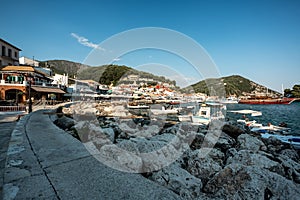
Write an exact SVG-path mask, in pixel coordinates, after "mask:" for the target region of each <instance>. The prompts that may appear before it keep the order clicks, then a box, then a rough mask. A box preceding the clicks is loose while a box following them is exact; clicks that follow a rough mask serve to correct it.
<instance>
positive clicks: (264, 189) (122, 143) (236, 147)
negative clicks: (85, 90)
mask: <svg viewBox="0 0 300 200" xmlns="http://www.w3.org/2000/svg"><path fill="white" fill-rule="evenodd" d="M97 110H99V109H97ZM121 111H122V108H118V109H117V110H115V111H114V112H115V113H116V112H120V113H121ZM95 112H97V111H96V110H94V111H93V113H95ZM110 112H111V110H110ZM68 114H69V115H68V117H66V116H58V117H57V118H56V119H54V123H55V124H56V125H57V126H59V127H61V128H63V129H64V130H66V131H67V132H68V133H70V134H72V135H73V136H74V137H76V138H77V139H79V140H81V141H82V142H83V143H84V144H87V143H93V147H94V148H96V149H97V152H98V153H99V152H100V153H101V154H102V158H105V159H106V160H108V161H109V162H110V164H111V165H112V166H114V167H115V168H117V169H118V168H120V169H121V170H124V166H125V171H126V170H127V171H137V172H141V174H142V175H143V176H144V177H145V178H148V179H150V180H152V181H154V182H156V183H158V184H160V185H162V186H164V187H166V188H168V189H169V190H172V191H173V192H174V193H176V194H178V195H179V196H180V197H181V198H183V199H224V198H226V199H298V198H299V196H300V189H299V188H300V158H299V152H297V151H296V150H295V149H293V147H292V146H291V145H289V144H285V143H282V142H281V141H280V140H278V139H276V138H275V137H270V138H267V139H265V138H261V137H260V135H257V134H254V133H251V132H249V130H247V129H244V128H243V127H241V126H239V125H237V124H234V123H232V122H227V123H226V124H224V125H223V126H222V129H221V131H220V132H221V133H220V135H218V139H217V141H216V143H215V144H214V148H213V149H211V150H210V151H209V152H208V153H207V154H205V156H203V147H204V146H205V142H209V139H208V138H207V137H206V136H207V134H208V132H209V129H208V127H205V126H197V125H193V124H190V123H186V122H185V123H177V124H172V123H163V122H162V121H160V120H152V119H147V118H141V119H121V118H118V117H95V116H94V117H85V118H83V117H81V118H80V117H78V116H77V117H75V116H74V115H73V114H74V112H69V113H68ZM85 114H86V113H85ZM106 115H107V114H106ZM70 116H71V117H70ZM118 116H119V115H118ZM126 116H128V114H126ZM72 117H73V118H72ZM78 119H80V120H79V121H78ZM203 145H204V146H203ZM124 152H125V153H124ZM152 152H155V153H152ZM170 154H171V155H170ZM179 154H180V156H179V157H176V156H175V155H179ZM112 155H113V156H112Z"/></svg>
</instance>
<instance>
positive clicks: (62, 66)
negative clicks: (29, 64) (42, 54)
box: [40, 60, 89, 77]
mask: <svg viewBox="0 0 300 200" xmlns="http://www.w3.org/2000/svg"><path fill="white" fill-rule="evenodd" d="M40 66H41V67H46V68H50V69H52V71H53V72H54V73H57V74H64V73H65V74H69V77H74V75H76V76H77V75H78V73H80V72H81V71H83V70H84V69H87V68H88V67H89V66H88V65H83V64H81V63H76V62H71V61H67V60H47V61H41V62H40Z"/></svg>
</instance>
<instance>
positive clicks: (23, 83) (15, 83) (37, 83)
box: [0, 80, 59, 88]
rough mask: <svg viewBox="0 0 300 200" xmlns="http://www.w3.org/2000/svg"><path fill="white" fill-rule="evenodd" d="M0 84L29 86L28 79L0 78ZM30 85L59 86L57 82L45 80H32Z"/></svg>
mask: <svg viewBox="0 0 300 200" xmlns="http://www.w3.org/2000/svg"><path fill="white" fill-rule="evenodd" d="M0 85H6V86H29V83H28V81H7V80H0ZM31 86H42V87H52V88H53V87H55V88H59V86H58V85H57V84H51V83H47V82H41V81H34V82H33V83H32V84H31Z"/></svg>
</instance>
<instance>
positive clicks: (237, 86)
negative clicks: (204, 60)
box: [183, 75, 279, 96]
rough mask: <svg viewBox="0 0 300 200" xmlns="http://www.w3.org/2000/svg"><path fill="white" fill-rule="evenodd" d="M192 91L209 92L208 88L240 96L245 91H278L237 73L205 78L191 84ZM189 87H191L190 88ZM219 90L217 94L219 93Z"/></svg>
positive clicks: (269, 92)
mask: <svg viewBox="0 0 300 200" xmlns="http://www.w3.org/2000/svg"><path fill="white" fill-rule="evenodd" d="M191 87H192V89H193V90H194V92H197V93H198V92H200V93H205V94H208V95H209V93H210V91H209V90H217V91H218V90H219V91H221V90H223V91H224V90H225V92H226V95H227V96H229V95H237V96H241V95H244V94H246V93H266V92H268V94H270V95H273V94H274V95H279V93H278V92H276V91H273V90H270V89H268V90H267V88H266V87H265V86H262V85H260V84H257V83H255V82H253V81H251V80H249V79H246V78H244V77H242V76H239V75H232V76H227V77H222V78H218V79H206V80H202V81H200V82H198V83H196V84H193V85H191ZM187 89H188V88H185V89H183V91H186V90H187ZM190 89H191V88H190ZM220 93H221V92H219V93H218V94H220Z"/></svg>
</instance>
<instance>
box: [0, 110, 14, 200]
mask: <svg viewBox="0 0 300 200" xmlns="http://www.w3.org/2000/svg"><path fill="white" fill-rule="evenodd" d="M17 115H18V114H16V113H1V114H0V197H2V196H3V179H4V169H5V163H6V153H7V148H8V143H9V140H10V136H11V133H12V131H13V130H14V128H15V125H16V119H17Z"/></svg>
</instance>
